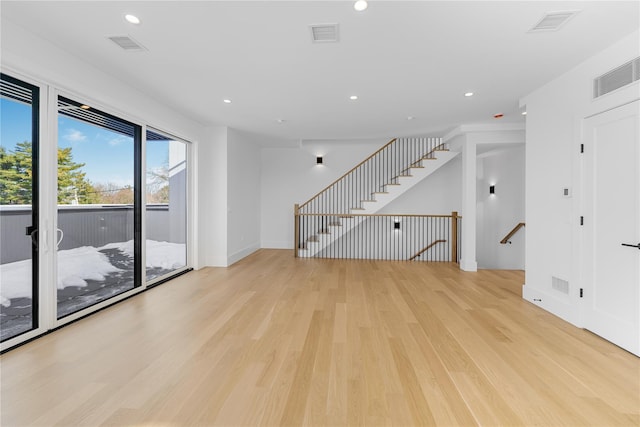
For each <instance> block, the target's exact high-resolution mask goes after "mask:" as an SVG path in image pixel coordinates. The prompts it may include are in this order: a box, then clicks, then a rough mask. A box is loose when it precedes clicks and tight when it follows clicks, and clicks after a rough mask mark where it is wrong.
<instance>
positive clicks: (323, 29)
mask: <svg viewBox="0 0 640 427" xmlns="http://www.w3.org/2000/svg"><path fill="white" fill-rule="evenodd" d="M309 28H310V29H311V40H313V42H314V43H335V42H337V41H338V24H315V25H310V26H309Z"/></svg>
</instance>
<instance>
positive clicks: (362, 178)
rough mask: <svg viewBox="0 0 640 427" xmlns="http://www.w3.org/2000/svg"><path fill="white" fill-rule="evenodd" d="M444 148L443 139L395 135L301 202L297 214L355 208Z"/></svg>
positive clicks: (346, 211) (343, 211) (344, 210)
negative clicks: (399, 136)
mask: <svg viewBox="0 0 640 427" xmlns="http://www.w3.org/2000/svg"><path fill="white" fill-rule="evenodd" d="M445 147H446V146H445V144H444V143H443V142H442V138H434V137H415V138H394V139H392V140H391V141H389V142H388V143H386V144H385V145H384V146H382V147H381V148H379V149H378V150H376V151H375V152H374V153H373V154H371V155H369V156H368V157H367V158H366V159H364V160H363V161H361V162H360V163H358V164H357V165H356V166H354V167H353V168H351V169H350V170H349V171H348V172H347V173H345V174H343V175H342V176H341V177H340V178H338V179H336V180H335V181H333V182H332V183H331V184H329V185H328V186H327V187H325V188H324V189H323V190H322V191H320V192H319V193H317V194H316V195H315V196H313V197H312V198H311V199H309V200H307V201H306V202H304V203H303V204H301V205H300V213H326V212H336V211H340V212H342V213H349V212H351V210H352V209H358V208H360V207H361V206H362V202H364V201H372V200H375V194H376V193H384V192H386V189H385V186H386V185H393V184H397V183H398V180H399V179H400V177H402V176H408V173H407V171H408V170H409V169H410V168H411V167H418V166H419V165H421V163H420V162H422V161H424V160H427V159H431V158H434V153H435V152H436V151H444V150H446V148H445Z"/></svg>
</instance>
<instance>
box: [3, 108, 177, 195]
mask: <svg viewBox="0 0 640 427" xmlns="http://www.w3.org/2000/svg"><path fill="white" fill-rule="evenodd" d="M0 118H1V122H0V124H1V129H0V138H1V140H0V143H1V145H2V146H3V147H4V148H5V149H6V150H7V151H11V150H13V149H14V147H15V146H16V144H17V143H19V142H22V141H31V107H30V106H28V105H24V104H21V103H19V102H14V101H11V100H7V99H4V98H2V99H1V100H0ZM58 146H59V147H61V148H67V147H72V153H73V160H74V161H75V162H76V163H85V166H84V168H83V171H84V172H85V173H86V174H87V175H86V177H87V179H89V180H90V181H91V182H92V183H94V184H97V183H105V184H106V183H114V184H117V185H121V186H125V185H133V138H131V137H128V136H126V135H122V134H119V133H117V132H112V131H109V130H106V129H103V128H100V127H97V126H94V125H90V124H87V123H84V122H82V121H79V120H75V119H72V118H69V117H65V116H59V118H58ZM168 150H169V144H168V142H166V141H152V142H150V143H148V144H147V169H148V170H153V169H156V168H159V167H161V166H162V165H163V164H166V163H167V162H168V160H169V159H168V158H169V151H168Z"/></svg>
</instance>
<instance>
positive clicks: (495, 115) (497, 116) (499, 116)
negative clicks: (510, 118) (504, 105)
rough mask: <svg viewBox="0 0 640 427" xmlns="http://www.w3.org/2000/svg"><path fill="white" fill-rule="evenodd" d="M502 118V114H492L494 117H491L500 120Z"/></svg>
mask: <svg viewBox="0 0 640 427" xmlns="http://www.w3.org/2000/svg"><path fill="white" fill-rule="evenodd" d="M503 117H504V114H502V113H498V114H494V115H493V118H494V119H501V118H503Z"/></svg>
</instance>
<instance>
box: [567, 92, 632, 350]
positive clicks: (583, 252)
mask: <svg viewBox="0 0 640 427" xmlns="http://www.w3.org/2000/svg"><path fill="white" fill-rule="evenodd" d="M633 103H638V108H639V109H640V98H634V99H631V100H629V101H628V102H624V103H621V104H618V105H614V106H611V107H609V108H606V109H603V110H601V111H598V112H595V113H592V114H589V115H585V116H584V117H582V118H580V119H579V120H577V121H576V125H577V129H578V133H579V141H580V144H584V143H585V141H586V127H587V120H589V119H591V118H594V117H597V116H600V115H602V114H606V113H608V112H611V111H614V110H616V109H618V108H622V107H625V106H627V105H630V104H633ZM580 147H583V145H581V146H580ZM585 149H588V148H587V147H585ZM580 152H582V148H580ZM579 156H580V158H579V162H578V165H579V167H578V171H577V178H578V180H577V181H576V183H577V184H578V185H577V186H578V187H579V194H580V201H579V203H578V204H577V208H578V209H577V211H575V212H576V213H577V216H578V217H579V216H581V215H586V216H585V223H587V222H588V219H589V218H593V217H594V215H593V211H592V210H590V206H587V202H586V200H587V197H586V191H589V190H590V188H591V187H590V186H589V185H588V183H587V181H586V179H587V172H588V171H587V168H588V167H592V165H588V164H587V157H586V156H584V155H581V154H579ZM638 203H640V201H639V202H638ZM639 208H640V207H639ZM639 210H640V209H639ZM576 223H577V228H578V233H577V236H578V238H577V239H574V242H575V245H576V246H574V247H576V249H577V252H578V257H577V259H578V262H577V264H578V266H577V271H576V273H577V275H576V277H578V282H579V284H580V285H579V290H581V289H585V291H586V292H590V291H592V289H587V287H586V285H587V283H586V277H585V276H586V274H587V268H589V266H588V265H587V253H588V251H591V250H593V248H591V247H587V246H586V233H587V232H588V228H587V227H588V225H585V226H581V225H580V221H577V222H576ZM579 290H578V289H576V293H578V292H579ZM577 297H578V300H579V303H578V306H579V321H580V327H582V328H584V329H586V330H589V329H587V328H586V325H587V323H588V322H587V317H588V313H587V311H588V309H589V308H588V307H589V305H588V302H589V301H590V300H589V299H585V298H582V297H581V296H579V295H577ZM637 297H638V301H637V302H636V303H637V307H638V309H637V313H636V320H635V322H636V325H637V329H638V333H639V334H640V291H638V293H637ZM589 331H590V330H589ZM594 334H595V333H594ZM596 335H597V334H596ZM601 338H602V339H604V340H607V341H608V339H607V338H605V337H601ZM609 342H611V341H609ZM639 342H640V337H639ZM612 344H613V345H617V344H615V343H612ZM620 348H622V347H620ZM625 350H626V351H629V350H627V349H625ZM637 351H640V345H639V346H638V349H637ZM638 355H639V356H640V354H638Z"/></svg>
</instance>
